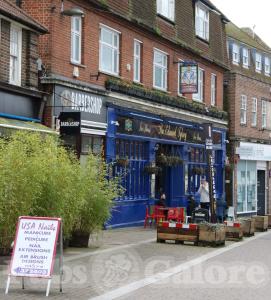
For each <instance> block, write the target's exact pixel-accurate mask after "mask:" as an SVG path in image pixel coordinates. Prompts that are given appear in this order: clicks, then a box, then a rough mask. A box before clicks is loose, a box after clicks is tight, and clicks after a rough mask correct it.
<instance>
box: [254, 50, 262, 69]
mask: <svg viewBox="0 0 271 300" xmlns="http://www.w3.org/2000/svg"><path fill="white" fill-rule="evenodd" d="M257 58H260V61H259V60H257ZM258 63H260V64H259V65H260V68H258V66H257V65H258ZM255 70H256V72H257V73H262V55H261V53H259V52H256V54H255Z"/></svg>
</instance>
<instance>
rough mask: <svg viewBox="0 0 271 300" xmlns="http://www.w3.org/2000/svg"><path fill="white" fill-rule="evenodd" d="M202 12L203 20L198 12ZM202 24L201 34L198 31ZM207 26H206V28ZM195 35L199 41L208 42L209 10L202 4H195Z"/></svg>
mask: <svg viewBox="0 0 271 300" xmlns="http://www.w3.org/2000/svg"><path fill="white" fill-rule="evenodd" d="M200 10H202V11H203V12H204V13H205V18H202V17H201V16H200V14H199V11H200ZM201 22H203V32H202V33H201V31H200V28H199V27H200V25H201ZM206 25H207V26H206ZM195 34H196V36H197V37H199V38H200V39H203V40H205V41H207V42H209V39H210V12H209V8H208V7H207V6H206V5H204V4H203V3H202V2H197V3H196V5H195Z"/></svg>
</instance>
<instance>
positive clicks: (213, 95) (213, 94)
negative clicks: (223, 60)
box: [211, 74, 216, 106]
mask: <svg viewBox="0 0 271 300" xmlns="http://www.w3.org/2000/svg"><path fill="white" fill-rule="evenodd" d="M211 105H212V106H215V105H216V75H215V74H212V75H211Z"/></svg>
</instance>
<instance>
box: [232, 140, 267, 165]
mask: <svg viewBox="0 0 271 300" xmlns="http://www.w3.org/2000/svg"><path fill="white" fill-rule="evenodd" d="M236 154H238V155H239V156H240V159H243V160H255V161H271V145H263V144H254V143H244V142H241V143H240V146H239V147H238V148H236Z"/></svg>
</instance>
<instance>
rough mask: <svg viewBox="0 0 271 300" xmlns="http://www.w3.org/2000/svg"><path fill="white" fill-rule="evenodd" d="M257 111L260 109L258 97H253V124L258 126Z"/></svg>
mask: <svg viewBox="0 0 271 300" xmlns="http://www.w3.org/2000/svg"><path fill="white" fill-rule="evenodd" d="M257 111H258V99H257V98H256V97H253V98H252V108H251V126H252V127H257V122H258V120H257V119H258V118H257Z"/></svg>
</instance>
